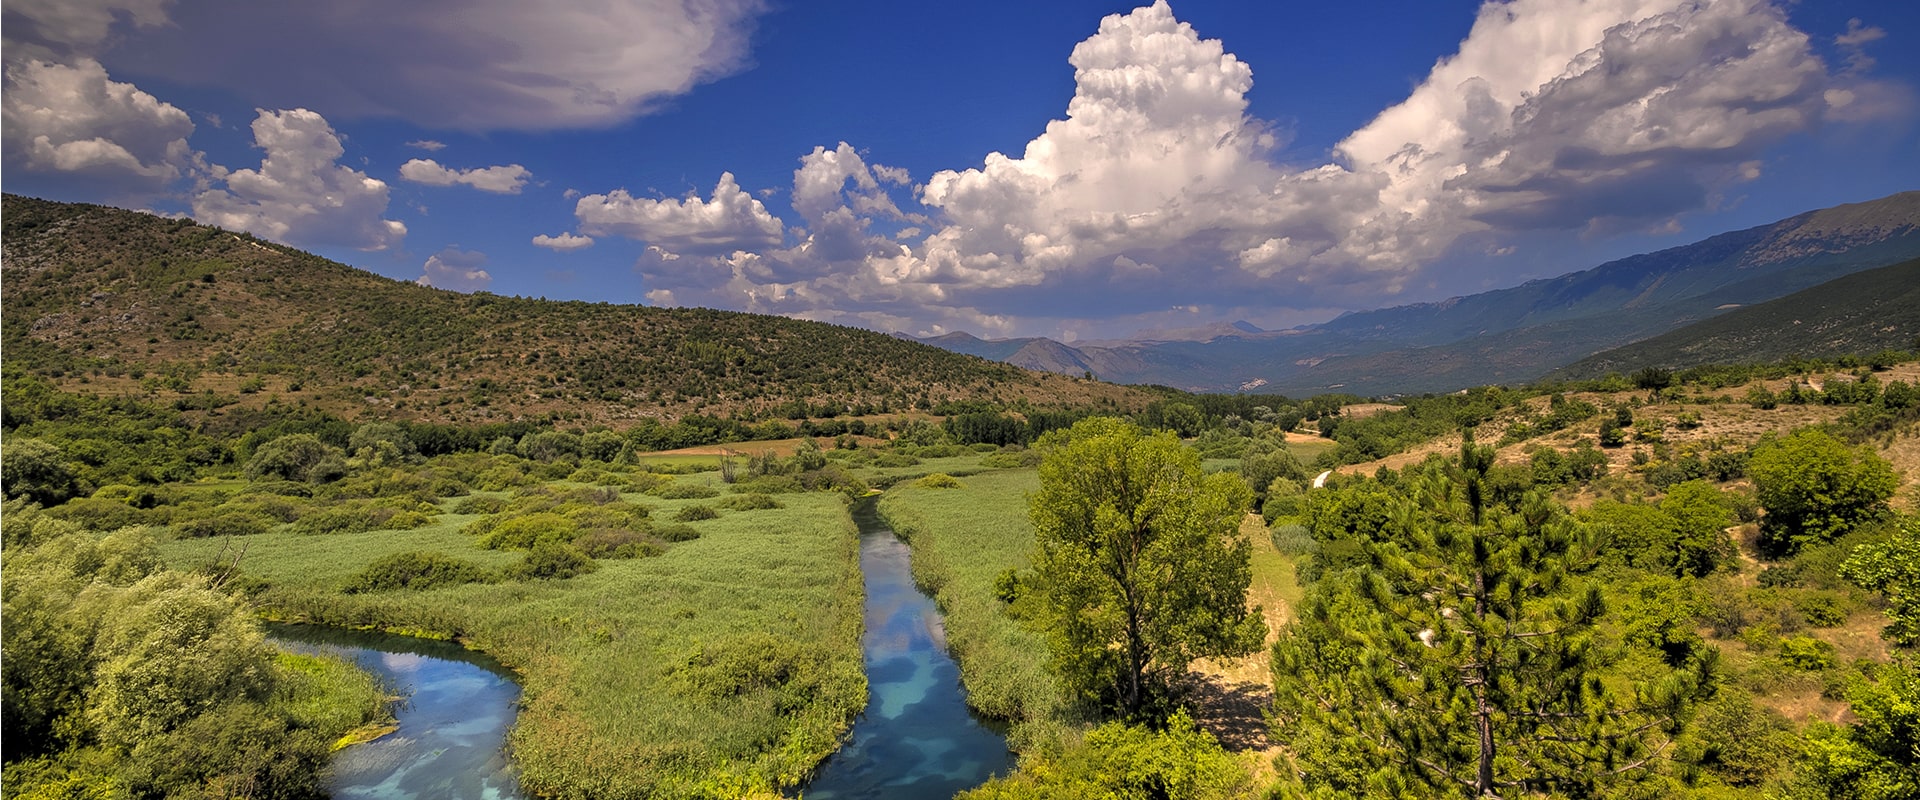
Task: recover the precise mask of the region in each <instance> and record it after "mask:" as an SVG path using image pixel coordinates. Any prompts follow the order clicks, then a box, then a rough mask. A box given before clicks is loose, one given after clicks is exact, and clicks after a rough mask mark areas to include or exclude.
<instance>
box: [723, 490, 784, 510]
mask: <svg viewBox="0 0 1920 800" xmlns="http://www.w3.org/2000/svg"><path fill="white" fill-rule="evenodd" d="M720 507H721V508H725V509H730V510H733V511H766V510H771V509H776V508H785V507H786V506H783V505H781V504H780V501H779V500H776V499H774V498H773V495H768V494H760V493H758V492H749V493H746V494H737V495H734V496H732V497H729V498H727V499H725V500H722V501H720Z"/></svg>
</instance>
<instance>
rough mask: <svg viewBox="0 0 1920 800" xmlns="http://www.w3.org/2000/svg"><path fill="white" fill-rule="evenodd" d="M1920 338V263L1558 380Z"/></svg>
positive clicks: (1642, 347) (1668, 339)
mask: <svg viewBox="0 0 1920 800" xmlns="http://www.w3.org/2000/svg"><path fill="white" fill-rule="evenodd" d="M1916 339H1920V259H1915V260H1912V261H1906V262H1902V263H1900V264H1895V265H1893V266H1891V267H1881V268H1879V269H1874V270H1868V271H1866V272H1857V273H1854V274H1852V275H1848V276H1846V277H1843V278H1838V279H1835V280H1832V281H1828V282H1826V283H1823V284H1821V285H1819V286H1816V287H1814V288H1812V289H1807V290H1804V291H1799V292H1795V293H1793V294H1790V295H1787V296H1786V297H1782V298H1779V299H1777V300H1773V301H1770V302H1766V303H1761V304H1759V305H1756V306H1749V307H1746V308H1741V309H1738V310H1735V311H1729V312H1727V313H1725V314H1722V315H1720V316H1718V317H1714V318H1713V319H1709V320H1706V321H1705V322H1698V323H1695V324H1693V325H1688V326H1687V327H1684V328H1681V329H1679V330H1675V331H1671V332H1668V333H1665V334H1662V335H1660V336H1656V337H1653V338H1651V339H1647V340H1644V341H1640V342H1635V343H1633V344H1630V345H1627V346H1625V347H1618V348H1614V349H1612V350H1608V351H1606V352H1604V353H1600V354H1598V355H1594V356H1590V357H1588V358H1584V359H1581V360H1580V361H1578V362H1575V363H1573V364H1571V365H1568V366H1566V367H1563V368H1561V369H1559V370H1556V371H1555V372H1554V377H1566V378H1588V377H1594V376H1598V375H1603V374H1606V373H1608V372H1631V371H1633V370H1636V369H1639V368H1642V367H1667V368H1684V367H1694V366H1700V365H1702V364H1728V363H1739V362H1767V361H1779V360H1783V359H1787V358H1792V357H1795V356H1799V357H1806V358H1820V357H1830V356H1837V355H1845V354H1864V353H1871V352H1874V351H1878V350H1883V349H1906V348H1910V347H1913V346H1914V342H1915V340H1916Z"/></svg>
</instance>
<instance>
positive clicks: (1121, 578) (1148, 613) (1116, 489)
mask: <svg viewBox="0 0 1920 800" xmlns="http://www.w3.org/2000/svg"><path fill="white" fill-rule="evenodd" d="M1042 448H1043V450H1044V452H1045V456H1044V459H1043V460H1042V461H1041V464H1040V491H1039V492H1038V493H1036V494H1035V495H1034V496H1033V497H1032V499H1031V501H1030V512H1031V517H1032V519H1033V524H1034V529H1035V531H1034V536H1035V552H1034V555H1033V559H1032V560H1033V564H1034V573H1035V577H1036V579H1037V580H1036V583H1037V585H1038V588H1039V592H1038V593H1037V597H1038V605H1039V608H1040V613H1039V616H1040V617H1041V618H1042V619H1043V620H1044V621H1045V624H1046V627H1047V631H1048V634H1049V641H1050V644H1051V645H1052V650H1053V655H1054V663H1055V666H1056V668H1057V669H1058V670H1059V672H1060V674H1061V676H1062V677H1063V678H1064V679H1065V682H1066V683H1067V685H1069V686H1071V687H1073V689H1075V690H1076V691H1078V692H1079V693H1081V694H1082V695H1083V696H1085V697H1087V698H1089V699H1092V700H1095V701H1098V702H1100V703H1102V704H1104V705H1107V706H1109V707H1112V708H1115V709H1117V710H1118V711H1119V712H1120V713H1121V714H1122V715H1124V716H1126V717H1129V718H1141V717H1149V716H1152V715H1153V714H1152V712H1154V711H1157V710H1158V708H1157V707H1158V704H1159V703H1161V702H1162V701H1164V700H1166V699H1168V697H1169V695H1170V688H1171V683H1172V680H1173V679H1174V678H1177V677H1178V676H1180V675H1182V674H1184V673H1185V671H1186V668H1187V665H1188V664H1189V663H1191V662H1192V661H1193V660H1194V659H1196V658H1203V657H1232V656H1241V655H1245V654H1248V653H1251V652H1253V651H1254V650H1256V649H1258V648H1259V646H1260V642H1261V640H1262V639H1263V638H1264V637H1265V635H1266V624H1265V622H1264V621H1262V618H1261V616H1260V612H1259V608H1258V607H1252V608H1250V607H1248V605H1247V585H1248V583H1249V582H1250V579H1251V567H1250V554H1251V545H1250V544H1249V543H1248V541H1247V540H1246V538H1245V537H1243V536H1241V535H1240V533H1239V527H1240V521H1241V518H1242V517H1243V515H1244V514H1245V512H1246V508H1247V503H1248V499H1249V492H1248V490H1247V487H1246V484H1245V483H1244V482H1242V481H1241V480H1240V479H1239V478H1237V477H1234V476H1232V475H1223V474H1213V475H1206V474H1203V473H1202V471H1201V469H1200V463H1199V459H1198V457H1196V456H1195V455H1194V454H1193V452H1192V451H1191V450H1188V449H1187V448H1185V447H1183V446H1182V445H1181V444H1180V441H1179V440H1178V439H1177V438H1175V437H1174V435H1173V434H1171V433H1165V432H1162V433H1158V434H1153V435H1148V434H1147V433H1145V432H1143V431H1141V430H1140V429H1139V428H1138V427H1136V426H1134V425H1132V424H1131V423H1127V422H1123V421H1120V420H1116V419H1109V418H1095V419H1089V420H1083V421H1081V422H1079V423H1077V424H1075V425H1074V426H1073V428H1072V429H1071V430H1070V431H1067V432H1065V435H1064V436H1062V435H1060V434H1052V435H1050V436H1049V437H1048V438H1047V439H1043V440H1042Z"/></svg>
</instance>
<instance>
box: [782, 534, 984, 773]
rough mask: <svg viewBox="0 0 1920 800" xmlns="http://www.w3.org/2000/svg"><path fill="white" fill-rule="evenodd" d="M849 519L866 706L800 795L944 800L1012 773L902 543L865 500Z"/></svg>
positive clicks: (936, 611)
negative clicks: (856, 548) (860, 604)
mask: <svg viewBox="0 0 1920 800" xmlns="http://www.w3.org/2000/svg"><path fill="white" fill-rule="evenodd" d="M853 520H854V522H855V523H856V524H858V525H859V526H860V571H861V573H862V574H863V575H864V576H865V579H866V590H867V603H866V623H867V624H866V635H865V636H864V638H863V641H862V647H863V648H864V649H865V651H866V662H867V710H866V713H864V714H862V715H861V717H860V720H859V721H858V722H856V723H854V726H853V735H852V738H851V740H850V741H848V742H847V744H846V746H845V747H842V748H841V749H840V751H839V752H837V753H834V754H833V755H832V756H830V757H828V758H827V761H826V763H825V764H822V765H821V767H820V772H819V774H818V776H817V777H815V778H814V779H813V781H811V782H810V783H808V784H807V785H806V786H805V787H804V789H803V792H804V794H805V796H806V798H807V800H852V799H853V798H900V800H916V798H928V799H929V800H931V799H932V798H940V799H941V800H944V799H945V798H950V797H952V796H953V795H954V793H956V792H959V791H961V790H963V789H968V788H972V787H974V786H978V785H979V784H980V783H981V782H983V781H985V780H986V779H987V778H988V777H990V776H993V775H1005V774H1007V773H1008V772H1011V771H1012V770H1013V755H1012V754H1011V753H1009V752H1008V751H1007V739H1006V735H1005V734H1004V733H1003V732H1001V731H999V730H995V729H994V728H992V727H989V726H988V725H986V724H984V723H982V721H981V720H980V719H979V718H978V717H976V716H974V714H973V713H972V712H971V711H970V710H969V709H968V708H967V701H966V690H964V689H963V688H961V686H960V667H959V666H958V665H956V664H955V663H953V659H952V658H951V657H950V656H948V655H947V646H946V645H947V643H946V636H945V634H944V631H943V630H942V628H941V620H940V612H939V609H937V608H936V607H935V606H934V604H933V600H931V599H929V598H928V597H927V596H926V595H924V594H921V593H920V590H919V588H918V587H916V586H914V585H913V571H912V569H911V566H910V563H909V558H908V556H909V551H908V549H907V545H906V543H905V542H902V541H900V538H899V537H897V536H895V535H894V533H893V530H892V529H890V528H888V527H887V525H886V522H885V521H884V520H882V519H881V518H880V514H879V512H878V511H877V510H876V509H875V507H874V501H873V500H871V499H869V500H863V501H861V502H859V503H858V504H856V505H855V506H854V507H853Z"/></svg>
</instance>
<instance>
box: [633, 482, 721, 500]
mask: <svg viewBox="0 0 1920 800" xmlns="http://www.w3.org/2000/svg"><path fill="white" fill-rule="evenodd" d="M647 493H648V494H651V495H653V496H655V497H659V498H661V499H664V500H705V499H707V498H709V497H719V496H720V490H719V489H715V488H713V487H711V486H708V485H706V484H703V483H681V482H679V481H675V482H673V483H669V484H666V485H664V486H660V487H657V488H655V489H652V490H650V491H648V492H647Z"/></svg>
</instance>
